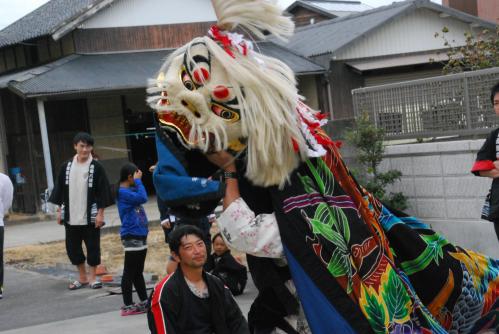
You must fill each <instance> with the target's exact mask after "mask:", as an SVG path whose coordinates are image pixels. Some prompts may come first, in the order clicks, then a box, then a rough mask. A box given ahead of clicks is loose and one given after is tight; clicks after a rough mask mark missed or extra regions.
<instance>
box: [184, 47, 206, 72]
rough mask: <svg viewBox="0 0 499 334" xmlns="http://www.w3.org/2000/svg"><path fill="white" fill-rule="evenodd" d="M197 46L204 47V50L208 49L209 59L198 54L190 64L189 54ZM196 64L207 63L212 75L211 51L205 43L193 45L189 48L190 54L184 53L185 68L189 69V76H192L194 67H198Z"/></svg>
mask: <svg viewBox="0 0 499 334" xmlns="http://www.w3.org/2000/svg"><path fill="white" fill-rule="evenodd" d="M197 45H202V46H204V48H205V49H206V54H207V55H208V57H205V56H203V55H201V54H196V55H194V56H193V57H192V60H191V61H190V62H188V61H187V53H190V50H192V48H193V47H195V46H197ZM196 63H206V64H207V65H208V71H210V73H211V54H210V51H209V50H208V47H207V46H206V44H205V43H203V42H197V43H193V44H191V45H190V46H189V52H186V53H184V66H185V68H186V69H187V71H188V72H189V76H191V72H192V70H193V69H194V67H195V66H196ZM191 79H192V77H191Z"/></svg>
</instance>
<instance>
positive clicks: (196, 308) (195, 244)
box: [148, 225, 249, 334]
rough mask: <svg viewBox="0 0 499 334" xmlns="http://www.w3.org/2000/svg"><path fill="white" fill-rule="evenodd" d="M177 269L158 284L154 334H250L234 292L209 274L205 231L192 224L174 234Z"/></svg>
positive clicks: (152, 314)
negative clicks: (205, 268) (206, 265)
mask: <svg viewBox="0 0 499 334" xmlns="http://www.w3.org/2000/svg"><path fill="white" fill-rule="evenodd" d="M169 245H170V251H171V253H172V256H173V257H174V259H175V260H176V261H177V262H178V263H179V266H178V268H177V270H176V271H175V272H174V273H173V274H171V275H170V276H167V277H165V278H164V279H163V280H162V281H161V282H160V283H158V284H157V285H156V287H155V289H154V292H153V293H152V295H151V306H150V309H149V312H148V322H149V329H150V330H151V333H153V334H166V333H168V334H176V333H182V334H190V333H196V334H212V333H216V334H249V330H248V324H247V322H246V319H244V317H243V315H242V313H241V310H240V309H239V306H238V305H237V304H236V302H235V300H234V298H233V297H232V294H231V293H230V290H229V289H228V288H227V287H225V286H224V284H223V283H222V281H221V280H220V279H219V278H217V277H215V276H213V275H211V274H208V273H206V272H205V271H204V270H203V266H204V264H205V263H206V258H207V255H206V245H205V243H204V241H203V232H202V231H201V230H200V229H199V228H197V227H195V226H191V225H184V226H180V227H178V228H177V229H175V230H174V231H173V232H172V233H171V234H170V244H169Z"/></svg>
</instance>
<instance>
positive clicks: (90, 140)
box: [73, 132, 94, 146]
mask: <svg viewBox="0 0 499 334" xmlns="http://www.w3.org/2000/svg"><path fill="white" fill-rule="evenodd" d="M79 142H83V143H84V144H87V145H90V146H94V137H92V136H91V135H90V134H89V133H86V132H78V133H77V134H76V135H75V136H74V138H73V145H76V144H78V143H79Z"/></svg>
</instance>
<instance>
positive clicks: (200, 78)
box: [192, 67, 210, 85]
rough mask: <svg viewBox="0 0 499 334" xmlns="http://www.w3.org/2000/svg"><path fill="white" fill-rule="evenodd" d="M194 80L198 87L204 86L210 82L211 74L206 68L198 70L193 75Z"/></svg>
mask: <svg viewBox="0 0 499 334" xmlns="http://www.w3.org/2000/svg"><path fill="white" fill-rule="evenodd" d="M192 78H193V79H194V82H195V83H196V84H197V85H203V84H204V83H205V82H207V81H208V80H210V73H209V72H208V70H207V69H206V68H204V67H201V68H197V69H195V70H194V72H193V73H192Z"/></svg>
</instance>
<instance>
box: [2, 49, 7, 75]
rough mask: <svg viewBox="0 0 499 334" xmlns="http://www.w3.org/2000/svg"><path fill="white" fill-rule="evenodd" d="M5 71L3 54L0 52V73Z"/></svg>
mask: <svg viewBox="0 0 499 334" xmlns="http://www.w3.org/2000/svg"><path fill="white" fill-rule="evenodd" d="M5 71H7V66H6V65H5V59H4V52H3V51H0V73H2V72H5Z"/></svg>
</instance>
